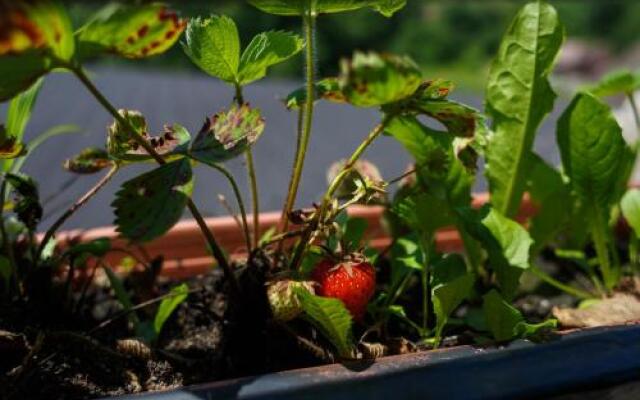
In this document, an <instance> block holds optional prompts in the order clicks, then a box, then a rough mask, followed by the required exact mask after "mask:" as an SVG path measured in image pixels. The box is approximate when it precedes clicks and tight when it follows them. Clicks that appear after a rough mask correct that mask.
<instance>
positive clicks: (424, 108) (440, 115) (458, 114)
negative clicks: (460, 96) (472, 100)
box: [410, 96, 484, 138]
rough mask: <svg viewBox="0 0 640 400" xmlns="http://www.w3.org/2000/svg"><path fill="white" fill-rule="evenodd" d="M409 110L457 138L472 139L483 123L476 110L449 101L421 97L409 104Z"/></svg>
mask: <svg viewBox="0 0 640 400" xmlns="http://www.w3.org/2000/svg"><path fill="white" fill-rule="evenodd" d="M410 109H411V110H413V111H416V112H418V113H422V114H426V115H428V116H429V117H431V118H433V119H435V120H437V121H439V122H440V123H441V124H442V125H444V126H445V127H446V128H447V131H448V132H449V133H450V134H452V135H454V136H458V137H465V138H470V137H473V136H474V135H475V133H476V130H478V129H480V125H482V124H483V123H484V122H483V118H482V115H481V114H480V112H478V110H476V109H474V108H471V107H469V106H467V105H464V104H461V103H458V102H455V101H451V100H444V99H438V100H431V99H428V98H425V97H424V96H421V97H420V98H418V99H416V100H415V101H412V102H411V105H410Z"/></svg>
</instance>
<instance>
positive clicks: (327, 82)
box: [285, 78, 347, 110]
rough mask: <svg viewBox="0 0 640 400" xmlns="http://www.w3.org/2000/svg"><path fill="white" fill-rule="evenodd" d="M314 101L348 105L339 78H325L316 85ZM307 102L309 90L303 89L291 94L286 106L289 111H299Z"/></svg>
mask: <svg viewBox="0 0 640 400" xmlns="http://www.w3.org/2000/svg"><path fill="white" fill-rule="evenodd" d="M313 98H314V101H318V100H329V101H332V102H334V103H346V102H347V99H346V98H345V97H344V94H343V93H342V90H341V89H340V82H339V81H338V78H325V79H322V80H320V81H318V82H316V83H315V95H314V96H313ZM306 101H307V89H306V88H304V87H301V88H299V89H296V90H295V91H293V92H291V93H290V94H289V95H288V96H287V98H286V100H285V105H286V107H287V108H288V109H289V110H297V109H299V108H300V107H302V105H303V104H304V103H306Z"/></svg>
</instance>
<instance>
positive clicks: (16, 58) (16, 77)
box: [0, 50, 53, 102]
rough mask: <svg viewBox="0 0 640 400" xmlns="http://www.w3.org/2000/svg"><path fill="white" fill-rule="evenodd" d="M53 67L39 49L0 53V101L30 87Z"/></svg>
mask: <svg viewBox="0 0 640 400" xmlns="http://www.w3.org/2000/svg"><path fill="white" fill-rule="evenodd" d="M51 68H53V63H52V62H51V60H50V59H49V58H46V57H44V56H42V54H41V52H40V51H39V50H27V51H25V52H22V53H20V54H7V55H2V54H0V102H2V101H7V100H9V99H11V98H13V97H14V96H16V95H18V94H20V92H23V91H25V90H27V89H28V88H29V87H31V86H32V85H33V84H34V83H35V82H36V81H37V80H38V78H40V77H41V76H43V75H45V74H46V73H47V72H49V70H51Z"/></svg>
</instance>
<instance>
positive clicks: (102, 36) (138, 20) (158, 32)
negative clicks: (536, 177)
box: [76, 3, 186, 59]
mask: <svg viewBox="0 0 640 400" xmlns="http://www.w3.org/2000/svg"><path fill="white" fill-rule="evenodd" d="M185 27H186V21H185V20H182V19H180V18H179V17H178V15H177V14H176V13H175V12H174V11H172V10H169V9H168V8H167V6H166V5H164V4H160V3H152V4H144V5H124V4H118V5H113V4H111V5H108V6H107V7H105V8H104V9H102V10H100V11H98V13H97V14H96V15H95V16H94V18H93V19H92V20H91V21H89V23H87V24H86V25H85V26H83V27H82V28H80V29H79V30H78V32H77V34H76V37H77V40H78V52H79V53H80V57H82V58H87V57H92V56H96V55H98V54H105V53H108V54H114V55H117V56H120V57H124V58H131V59H137V58H145V57H151V56H154V55H158V54H162V53H164V52H165V51H167V50H168V49H170V48H171V47H172V46H173V45H174V44H175V42H176V41H177V40H178V38H179V37H180V35H181V34H182V31H184V29H185Z"/></svg>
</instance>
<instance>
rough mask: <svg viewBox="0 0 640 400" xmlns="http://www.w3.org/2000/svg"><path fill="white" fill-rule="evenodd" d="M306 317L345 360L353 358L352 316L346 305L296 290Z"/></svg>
mask: <svg viewBox="0 0 640 400" xmlns="http://www.w3.org/2000/svg"><path fill="white" fill-rule="evenodd" d="M294 290H295V293H296V295H297V296H298V299H299V300H300V304H301V305H302V308H303V310H304V316H305V318H306V319H308V320H309V322H311V323H312V324H313V325H314V326H315V327H316V328H317V329H318V330H319V331H320V332H321V333H322V335H323V336H324V337H325V338H326V339H327V340H328V341H329V342H331V344H332V345H333V346H334V347H335V348H336V350H337V351H338V354H339V355H340V356H341V357H344V358H350V357H351V356H352V349H353V342H352V338H351V335H352V332H351V324H352V320H351V314H350V313H349V311H348V310H347V309H346V307H345V306H344V304H343V303H342V302H341V301H340V300H338V299H333V298H330V297H320V296H315V295H313V294H311V293H309V291H307V290H304V289H302V288H294Z"/></svg>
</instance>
